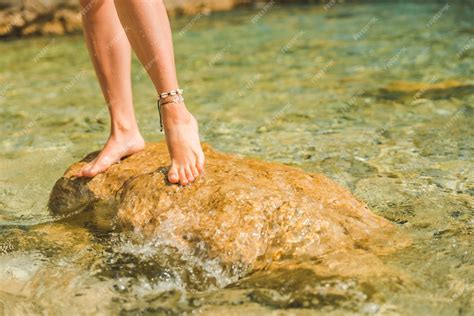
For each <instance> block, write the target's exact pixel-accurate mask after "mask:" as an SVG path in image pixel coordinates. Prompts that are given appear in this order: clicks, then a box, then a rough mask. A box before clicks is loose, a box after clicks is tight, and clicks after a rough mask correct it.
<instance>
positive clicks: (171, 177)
mask: <svg viewBox="0 0 474 316" xmlns="http://www.w3.org/2000/svg"><path fill="white" fill-rule="evenodd" d="M168 181H169V182H171V183H178V182H179V175H178V168H176V165H175V164H174V163H173V164H171V168H170V170H169V171H168Z"/></svg>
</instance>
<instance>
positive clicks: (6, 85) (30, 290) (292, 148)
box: [0, 3, 474, 315]
mask: <svg viewBox="0 0 474 316" xmlns="http://www.w3.org/2000/svg"><path fill="white" fill-rule="evenodd" d="M443 7H444V4H404V3H397V4H379V5H374V4H371V5H353V6H348V5H340V4H336V5H334V6H332V7H330V8H326V9H325V8H324V7H316V6H313V7H278V6H273V7H271V8H270V9H269V10H268V11H267V12H266V13H264V14H260V16H261V17H260V18H258V21H256V23H252V19H254V18H255V16H256V15H257V14H259V12H260V13H262V11H259V10H258V9H256V10H249V11H234V12H229V13H222V14H212V15H210V16H206V15H200V16H197V17H195V18H194V20H193V18H192V17H187V18H181V19H177V20H175V21H173V28H174V30H175V49H176V59H177V64H178V70H179V74H180V80H181V86H182V87H184V88H185V89H186V96H187V104H188V107H189V108H190V109H191V110H192V112H193V113H195V115H196V116H197V117H198V119H199V121H200V124H201V131H202V137H203V139H204V140H205V141H207V142H209V143H211V144H212V145H213V146H214V147H215V148H216V149H219V150H222V151H229V152H238V153H241V154H245V155H250V156H256V157H261V158H263V159H266V160H271V161H279V162H282V163H285V164H290V165H296V166H299V167H301V168H303V169H305V170H306V171H308V172H322V173H325V174H327V175H328V176H330V177H331V178H333V179H335V180H336V181H338V182H339V183H341V184H342V185H344V186H346V187H348V188H349V189H350V190H351V191H352V192H354V194H355V195H356V196H358V197H359V198H360V199H362V200H364V201H366V202H367V203H368V204H369V206H370V207H371V208H372V209H373V210H374V212H376V213H378V214H380V215H382V216H384V217H386V218H388V219H389V220H391V221H393V222H394V223H395V224H396V225H398V226H399V227H400V229H402V230H403V231H405V232H406V233H407V234H409V235H411V236H412V238H413V245H412V246H411V247H409V248H407V249H405V250H402V251H400V252H398V253H396V254H394V255H391V256H389V257H385V258H383V260H384V261H385V262H386V264H387V265H390V266H393V267H394V268H397V269H400V270H401V271H402V272H403V273H404V275H405V276H406V277H407V279H410V280H411V282H400V281H399V280H385V281H384V282H378V281H379V280H377V278H375V277H374V280H372V281H371V282H366V283H364V284H361V283H359V282H358V280H354V279H346V278H343V277H340V276H337V275H336V276H334V277H333V278H330V279H318V278H317V276H314V275H310V274H309V273H308V272H307V271H301V270H295V271H291V270H288V271H283V272H281V273H277V272H275V273H273V274H265V273H263V272H262V273H255V274H253V275H250V276H247V277H246V278H244V279H243V280H241V281H240V282H236V279H237V277H238V274H237V272H236V274H235V275H228V274H225V273H223V272H222V270H221V268H220V267H219V266H218V265H217V264H216V263H214V262H206V261H202V260H200V259H198V258H193V257H182V256H180V254H176V253H175V252H173V249H172V248H169V247H166V245H164V244H162V243H161V244H156V243H143V242H140V241H138V242H137V241H134V239H136V238H137V237H136V236H131V235H130V234H126V233H120V232H114V231H112V232H111V231H109V230H107V229H105V228H104V229H101V228H100V227H98V226H97V225H96V223H92V219H88V218H83V219H81V220H80V221H79V222H78V221H77V220H75V221H70V220H68V219H62V220H58V219H54V218H52V217H51V216H50V215H49V214H48V212H47V210H46V209H45V205H46V202H47V199H48V194H49V192H50V189H51V187H52V185H53V184H54V182H55V180H56V179H57V178H59V177H60V176H61V175H62V173H63V171H64V170H65V169H66V168H67V166H69V165H70V164H71V163H72V162H74V161H76V160H78V159H80V158H82V157H83V156H84V155H85V154H86V153H88V152H91V151H93V150H96V149H98V148H100V147H101V145H102V144H103V141H104V140H105V139H106V137H107V129H108V117H107V112H106V111H105V106H104V104H103V101H102V97H101V93H100V90H99V86H98V84H97V82H96V80H95V76H94V73H93V70H92V67H91V65H90V62H89V60H88V55H87V52H86V49H85V47H84V44H83V40H82V38H81V37H80V36H70V37H57V38H35V39H23V40H19V41H8V42H2V43H0V56H1V59H0V67H1V73H0V84H1V85H0V87H1V89H0V102H1V104H2V106H1V109H0V118H1V127H0V131H1V142H0V146H1V147H0V169H1V179H0V181H1V190H0V225H1V226H0V236H1V237H0V238H1V239H0V280H1V282H0V310H3V312H4V313H5V314H10V313H17V314H27V313H28V314H35V313H36V314H53V315H54V314H65V313H72V312H74V313H78V314H79V313H80V314H95V313H102V314H119V313H120V314H124V315H129V314H130V315H136V314H177V313H185V312H186V313H203V314H237V315H239V314H267V313H268V314H271V313H279V312H281V313H285V312H288V313H290V312H291V313H293V314H295V315H297V314H314V313H325V314H326V313H330V314H342V313H355V314H382V315H391V314H395V315H396V314H413V315H420V314H425V315H428V314H429V315H457V314H459V315H468V314H472V313H473V312H474V300H473V280H474V271H473V259H472V250H473V247H472V241H473V238H472V228H473V225H474V219H473V202H474V201H473V198H472V194H473V189H474V183H473V178H474V168H473V161H472V153H473V134H474V131H473V124H472V122H473V113H474V110H473V107H472V103H473V101H474V86H473V85H474V80H473V74H474V72H473V71H474V63H473V60H474V43H473V36H474V25H473V22H472V21H474V19H473V12H474V11H473V8H472V6H469V5H467V4H462V3H454V4H451V5H450V6H449V7H448V8H445V9H443ZM190 21H193V22H190ZM132 78H133V84H134V97H135V108H136V112H137V117H138V120H139V125H140V127H141V130H142V132H143V134H144V136H145V137H146V139H147V140H148V141H158V140H160V139H161V136H160V135H159V134H158V133H157V129H158V124H159V123H158V114H157V112H156V109H155V94H154V91H153V88H152V85H151V83H150V82H149V80H148V78H147V77H146V75H144V73H143V71H142V70H141V68H140V66H139V65H138V63H137V61H136V60H134V69H133V74H132ZM447 80H456V81H457V82H460V83H462V88H452V87H451V88H449V87H445V88H444V89H439V90H438V91H437V92H436V93H431V92H429V91H428V92H426V93H424V92H425V91H423V88H421V89H420V88H418V89H412V90H410V91H409V92H405V93H391V92H390V91H389V90H383V88H384V87H387V86H389V85H390V84H391V83H393V82H394V81H407V82H412V83H414V85H413V87H419V85H420V84H421V85H423V84H426V83H443V82H446V81H447ZM415 83H417V84H418V86H417V85H415ZM417 90H418V91H417ZM0 314H1V313H0Z"/></svg>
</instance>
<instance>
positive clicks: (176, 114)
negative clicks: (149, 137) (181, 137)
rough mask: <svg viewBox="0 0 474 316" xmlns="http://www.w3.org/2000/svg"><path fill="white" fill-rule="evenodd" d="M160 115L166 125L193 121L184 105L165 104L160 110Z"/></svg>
mask: <svg viewBox="0 0 474 316" xmlns="http://www.w3.org/2000/svg"><path fill="white" fill-rule="evenodd" d="M161 113H162V115H163V120H164V121H166V122H168V123H188V122H189V121H191V120H192V119H193V116H192V115H191V113H190V112H189V111H188V109H187V108H186V105H185V104H184V103H170V104H165V105H164V106H163V107H162V108H161Z"/></svg>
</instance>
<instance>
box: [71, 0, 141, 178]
mask: <svg viewBox="0 0 474 316" xmlns="http://www.w3.org/2000/svg"><path fill="white" fill-rule="evenodd" d="M80 3H81V7H82V13H83V16H82V20H83V25H84V35H85V39H86V43H87V47H88V49H89V54H90V57H91V59H92V63H93V64H94V68H95V71H96V74H97V78H98V79H99V82H100V86H101V88H102V93H103V95H104V98H105V101H106V102H107V107H108V110H109V114H110V119H111V129H110V136H109V138H108V140H107V143H106V144H105V146H104V148H103V149H102V151H101V152H100V154H99V155H98V156H97V158H96V159H95V160H94V161H92V162H91V163H89V164H87V165H86V166H85V167H84V168H83V169H82V170H81V171H80V172H79V174H78V176H86V177H92V176H95V175H96V174H97V173H99V172H101V171H104V170H105V169H107V168H108V167H109V166H110V165H111V164H113V163H115V162H117V161H119V160H120V159H121V158H122V157H124V156H128V155H131V154H133V153H135V152H137V151H140V150H142V149H143V148H144V146H145V142H144V140H143V138H142V136H141V135H140V131H139V130H138V127H137V122H136V120H135V113H134V111H133V101H132V86H131V78H130V76H131V73H130V70H131V48H130V43H129V42H128V39H127V36H126V34H125V33H126V32H125V30H124V29H123V27H122V24H121V23H120V20H119V18H118V15H117V11H116V10H115V5H114V1H113V0H81V1H80Z"/></svg>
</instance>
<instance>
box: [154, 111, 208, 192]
mask: <svg viewBox="0 0 474 316" xmlns="http://www.w3.org/2000/svg"><path fill="white" fill-rule="evenodd" d="M161 114H162V115H163V126H164V130H165V137H166V143H167V145H168V151H169V154H170V158H171V167H170V170H169V172H168V180H169V181H170V182H171V183H180V184H181V185H186V184H188V183H190V182H193V181H194V180H195V179H196V178H197V177H198V176H199V175H200V174H201V173H202V172H203V171H204V153H203V152H202V149H201V142H200V141H199V132H198V124H197V121H196V119H195V118H194V116H192V114H191V113H189V111H188V110H187V109H186V106H185V105H184V104H183V103H179V104H176V103H175V104H165V105H163V106H162V108H161Z"/></svg>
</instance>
